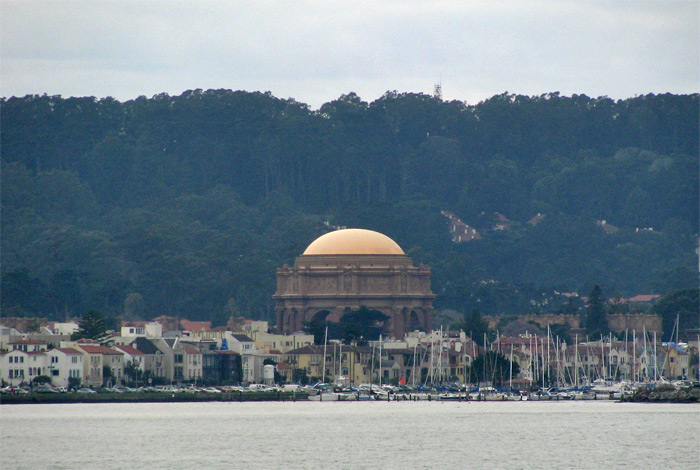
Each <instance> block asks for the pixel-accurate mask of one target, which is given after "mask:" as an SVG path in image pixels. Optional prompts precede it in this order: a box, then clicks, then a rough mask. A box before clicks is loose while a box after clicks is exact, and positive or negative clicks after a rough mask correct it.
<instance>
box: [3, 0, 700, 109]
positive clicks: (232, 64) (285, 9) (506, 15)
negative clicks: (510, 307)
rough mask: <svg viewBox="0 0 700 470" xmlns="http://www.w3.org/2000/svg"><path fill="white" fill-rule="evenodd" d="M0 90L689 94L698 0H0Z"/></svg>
mask: <svg viewBox="0 0 700 470" xmlns="http://www.w3.org/2000/svg"><path fill="white" fill-rule="evenodd" d="M0 8H1V9H0V13H1V14H2V16H1V24H0V26H1V29H0V34H1V36H0V59H1V63H0V78H1V80H0V95H1V96H4V97H9V96H23V95H25V94H33V93H37V94H43V93H47V94H51V95H53V94H60V95H63V96H64V97H67V96H97V97H104V96H113V97H115V98H117V99H119V100H122V101H123V100H128V99H132V98H135V97H137V96H139V95H146V96H149V97H150V96H152V95H154V94H157V93H161V92H166V93H169V94H171V95H179V94H180V93H182V92H183V91H185V90H190V89H195V88H202V89H209V88H227V89H233V90H239V89H240V90H248V91H255V90H258V91H271V92H272V93H273V94H274V95H275V96H278V97H280V98H294V99H296V100H298V101H301V102H304V103H308V104H310V105H311V106H312V107H313V108H318V107H319V106H320V105H321V104H323V103H325V102H327V101H330V100H333V99H335V98H337V97H339V96H340V95H341V94H343V93H349V92H351V91H354V92H356V93H357V94H358V95H360V96H361V97H362V98H363V99H364V100H366V101H373V100H375V99H377V98H378V97H380V96H381V95H382V94H383V93H384V92H385V91H387V90H397V91H399V92H403V91H408V92H425V93H431V92H432V90H433V86H434V84H435V83H436V82H437V81H438V80H440V81H441V82H442V88H443V94H444V97H445V99H458V100H463V101H467V102H469V103H476V102H478V101H481V100H483V99H485V98H488V97H490V96H493V95H495V94H498V93H503V92H505V91H508V92H511V93H520V94H527V95H537V94H541V93H547V92H554V91H559V92H561V93H562V94H564V95H571V94H574V93H579V94H580V93H584V94H587V95H589V96H602V95H606V96H609V97H611V98H614V99H618V98H628V97H632V96H635V95H640V94H645V93H663V92H671V93H696V92H699V91H700V0H690V1H685V0H665V1H632V0H630V1H620V0H608V1H590V0H589V1H574V0H571V1H567V0H542V1H525V0H513V1H493V0H491V1H468V0H454V1H452V0H445V1H413V0H401V1H381V0H372V1H364V0H357V1H346V0H337V1H334V0H326V1H304V0H295V1H289V0H280V1H272V0H270V1H265V0H248V1H245V2H243V1H235V0H228V1H202V0H191V1H131V0H113V1H100V0H89V1H71V0H55V1H30V0H14V1H13V0H0Z"/></svg>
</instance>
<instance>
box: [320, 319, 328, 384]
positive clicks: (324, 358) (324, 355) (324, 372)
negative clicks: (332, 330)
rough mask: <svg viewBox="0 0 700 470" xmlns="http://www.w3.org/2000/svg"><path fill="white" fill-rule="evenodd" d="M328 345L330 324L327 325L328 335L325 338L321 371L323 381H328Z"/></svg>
mask: <svg viewBox="0 0 700 470" xmlns="http://www.w3.org/2000/svg"><path fill="white" fill-rule="evenodd" d="M327 347H328V325H326V336H325V337H324V338H323V366H322V368H323V371H322V372H321V382H322V383H326V348H327Z"/></svg>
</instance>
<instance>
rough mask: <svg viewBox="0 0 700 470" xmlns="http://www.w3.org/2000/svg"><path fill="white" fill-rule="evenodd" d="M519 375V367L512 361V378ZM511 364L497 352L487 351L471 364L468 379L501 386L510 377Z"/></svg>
mask: <svg viewBox="0 0 700 470" xmlns="http://www.w3.org/2000/svg"><path fill="white" fill-rule="evenodd" d="M519 373H520V366H519V365H518V363H517V362H515V361H513V377H516V376H517V375H518V374H519ZM510 374H511V362H510V360H508V358H507V357H506V356H504V355H503V354H501V353H499V352H497V351H487V352H486V354H482V355H480V356H478V357H477V358H476V359H474V361H473V362H472V365H471V369H470V375H469V376H470V377H472V378H473V379H476V381H477V382H491V383H493V385H494V386H501V385H503V384H504V383H506V382H508V380H509V379H510V377H511V375H510Z"/></svg>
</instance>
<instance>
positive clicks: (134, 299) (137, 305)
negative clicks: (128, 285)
mask: <svg viewBox="0 0 700 470" xmlns="http://www.w3.org/2000/svg"><path fill="white" fill-rule="evenodd" d="M145 313H146V302H144V300H143V296H142V295H141V294H139V293H138V292H132V293H131V294H129V295H127V296H126V299H124V318H125V319H129V320H140V319H142V318H143V316H144V314H145Z"/></svg>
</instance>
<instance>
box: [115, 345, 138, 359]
mask: <svg viewBox="0 0 700 470" xmlns="http://www.w3.org/2000/svg"><path fill="white" fill-rule="evenodd" d="M114 349H118V350H119V351H122V352H124V353H126V354H129V355H130V356H143V353H142V352H141V351H139V350H138V349H136V348H135V347H133V346H131V345H128V344H119V345H117V346H114Z"/></svg>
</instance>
